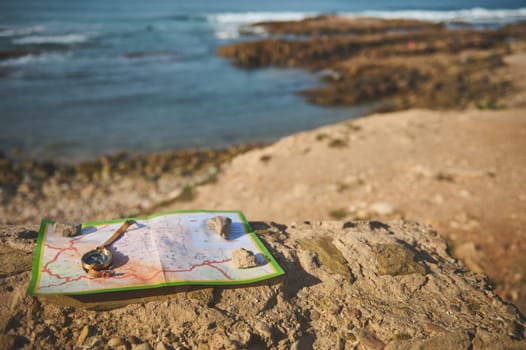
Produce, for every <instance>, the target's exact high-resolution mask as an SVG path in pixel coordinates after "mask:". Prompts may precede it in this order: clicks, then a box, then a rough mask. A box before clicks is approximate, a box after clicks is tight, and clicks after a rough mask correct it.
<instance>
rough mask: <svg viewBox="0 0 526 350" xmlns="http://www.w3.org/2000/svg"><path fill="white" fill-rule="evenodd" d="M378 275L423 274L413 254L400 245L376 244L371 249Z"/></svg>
mask: <svg viewBox="0 0 526 350" xmlns="http://www.w3.org/2000/svg"><path fill="white" fill-rule="evenodd" d="M373 252H374V254H375V256H376V262H377V266H378V273H379V274H380V275H391V276H397V275H408V274H412V273H415V272H418V273H421V274H425V272H426V270H425V268H424V266H422V265H420V264H419V263H417V262H416V261H415V253H414V252H413V251H411V250H410V249H409V248H408V247H405V246H403V245H400V244H377V245H376V246H375V247H374V248H373Z"/></svg>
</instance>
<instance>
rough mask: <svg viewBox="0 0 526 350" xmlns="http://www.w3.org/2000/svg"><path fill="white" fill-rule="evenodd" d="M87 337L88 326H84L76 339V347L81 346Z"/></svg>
mask: <svg viewBox="0 0 526 350" xmlns="http://www.w3.org/2000/svg"><path fill="white" fill-rule="evenodd" d="M88 335H89V326H84V328H82V331H80V334H79V337H78V339H77V345H82V344H83V343H84V341H85V340H86V338H87V337H88Z"/></svg>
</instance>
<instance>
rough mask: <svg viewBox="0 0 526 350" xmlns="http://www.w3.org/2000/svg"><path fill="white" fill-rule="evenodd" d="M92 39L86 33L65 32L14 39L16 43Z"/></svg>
mask: <svg viewBox="0 0 526 350" xmlns="http://www.w3.org/2000/svg"><path fill="white" fill-rule="evenodd" d="M89 39H90V37H89V36H88V35H86V34H64V35H30V36H25V37H22V38H18V39H13V40H12V43H13V44H16V45H42V44H48V45H49V44H51V45H72V44H81V43H85V42H87V41H88V40H89Z"/></svg>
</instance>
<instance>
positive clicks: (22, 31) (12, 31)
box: [0, 26, 45, 37]
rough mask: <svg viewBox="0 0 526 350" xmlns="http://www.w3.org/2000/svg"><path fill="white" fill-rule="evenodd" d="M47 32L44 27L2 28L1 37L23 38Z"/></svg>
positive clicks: (0, 29) (0, 30)
mask: <svg viewBox="0 0 526 350" xmlns="http://www.w3.org/2000/svg"><path fill="white" fill-rule="evenodd" d="M44 30H45V28H44V26H32V27H25V28H24V27H22V28H20V27H19V28H17V27H13V28H9V27H6V28H0V37H8V36H21V35H30V34H35V33H41V32H43V31H44Z"/></svg>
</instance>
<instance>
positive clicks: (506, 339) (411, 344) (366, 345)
mask: <svg viewBox="0 0 526 350" xmlns="http://www.w3.org/2000/svg"><path fill="white" fill-rule="evenodd" d="M379 224H380V223H379V222H367V221H365V222H359V221H356V222H352V225H345V223H344V222H319V221H313V222H305V223H295V224H294V225H282V224H278V223H258V224H257V227H258V228H259V229H258V235H259V236H260V237H261V238H262V240H263V243H264V244H265V246H266V247H267V249H268V250H269V252H270V253H271V254H272V255H273V256H274V257H275V258H276V260H277V262H278V263H279V264H280V265H281V266H282V267H283V269H284V270H285V271H286V274H285V275H283V276H280V277H278V278H275V279H272V280H268V281H264V282H260V283H256V284H249V285H244V286H242V287H234V286H233V287H231V288H218V289H216V291H215V292H213V291H212V288H205V289H201V290H199V292H197V291H194V292H195V293H193V294H192V292H186V293H184V292H183V291H184V288H180V289H178V288H176V287H170V289H165V290H164V291H163V292H162V293H159V292H158V290H153V289H152V290H145V291H143V290H137V291H134V292H133V293H134V299H126V300H118V303H116V301H115V300H108V301H106V300H103V298H101V297H100V296H99V295H96V296H94V299H95V300H96V302H93V303H84V302H80V301H77V300H75V299H74V298H71V297H61V296H53V297H38V298H36V297H30V296H27V295H25V288H27V284H28V283H29V278H30V277H31V276H30V273H29V271H25V272H23V273H19V274H16V275H12V276H3V277H2V276H0V310H2V315H3V316H4V317H2V318H0V329H2V330H4V332H5V333H7V334H8V335H9V337H8V338H5V337H3V338H2V337H1V336H0V345H2V342H5V343H6V344H12V343H13V341H15V345H14V348H17V349H18V348H24V346H25V344H27V343H29V345H30V347H35V346H40V347H43V348H53V347H56V344H60V346H61V347H64V348H68V349H69V348H81V349H82V348H97V349H102V348H106V347H107V348H116V349H119V350H121V349H122V350H124V349H128V350H130V349H139V350H141V349H142V350H150V349H152V347H153V348H156V350H164V347H166V348H168V349H170V348H171V347H173V348H176V349H197V348H198V347H199V346H202V347H203V348H206V347H207V346H208V348H210V349H221V348H224V349H235V348H237V349H239V348H241V349H247V348H249V349H252V348H256V349H257V348H270V349H287V348H297V349H339V348H357V349H362V348H363V349H428V348H430V349H437V348H443V349H450V348H451V349H469V348H473V349H494V348H496V349H499V348H506V349H507V348H509V349H524V348H526V340H524V337H525V334H524V329H525V325H526V323H525V321H524V319H523V318H522V315H521V313H520V312H519V311H517V310H516V308H515V307H512V306H510V305H509V304H506V303H504V302H503V301H502V300H501V299H500V298H499V297H498V296H496V295H495V294H494V292H493V291H492V289H491V288H492V287H491V286H490V285H489V284H487V283H486V282H485V280H484V279H483V278H481V276H480V275H478V274H475V273H473V272H471V271H468V270H466V269H465V268H463V267H462V266H461V265H460V264H459V263H457V262H456V261H455V260H453V259H451V256H450V255H449V254H448V251H447V250H445V249H443V247H442V239H440V235H439V234H438V233H437V232H436V231H433V230H432V229H430V227H429V226H424V225H420V224H416V223H414V222H404V221H396V222H389V223H383V225H384V226H385V227H387V228H388V229H378V226H379ZM344 226H345V227H344ZM30 228H31V227H27V226H26V227H18V228H16V229H14V228H8V227H5V226H1V227H0V239H1V240H2V241H4V240H5V242H6V243H7V244H8V245H11V244H15V243H16V244H18V245H16V246H17V247H19V248H20V249H21V250H23V251H24V252H26V251H27V252H31V251H32V250H33V249H34V242H32V241H31V240H28V241H27V242H25V240H21V239H20V238H19V234H20V232H22V231H23V230H27V229H30ZM31 229H32V228H31ZM305 242H307V243H305ZM328 243H330V244H328ZM307 246H308V248H307ZM340 254H341V256H340V257H338V258H337V260H338V264H337V266H331V265H330V261H329V264H327V262H326V261H325V259H329V260H330V259H331V256H336V255H340ZM14 258H15V257H13V259H14ZM309 259H310V260H309ZM414 264H416V265H414ZM424 264H425V265H424ZM338 266H339V267H338ZM223 267H224V268H227V267H226V266H223ZM232 267H233V266H231V268H232ZM268 267H269V268H270V266H268ZM343 267H345V268H346V269H347V270H348V271H352V272H353V274H354V275H356V278H355V281H354V283H352V284H351V283H348V281H346V279H345V278H343V276H342V275H341V274H340V273H338V272H336V271H338V269H340V268H343ZM382 269H383V271H384V272H385V273H386V274H385V275H379V271H380V270H382ZM425 270H427V271H428V273H426V274H425V275H422V274H420V273H409V272H411V271H416V272H423V271H425ZM247 272H249V271H247ZM342 272H344V270H343V269H342ZM406 273H407V274H406ZM344 274H345V273H344ZM391 274H392V275H391ZM398 274H401V275H398ZM521 276H522V274H521V275H520V276H517V278H521ZM178 291H180V292H178ZM152 292H154V293H152ZM166 292H167V293H166ZM211 296H214V297H215V298H214V300H213V303H214V307H209V306H208V305H206V304H207V302H208V300H210V299H209V298H210V297H211ZM114 297H116V298H120V297H121V295H120V294H116V295H114ZM195 299H197V300H198V302H196V301H195ZM116 305H118V307H117V308H116ZM86 308H93V309H95V310H97V311H93V310H86ZM90 323H91V324H93V325H96V327H97V328H95V327H94V326H89V324H90ZM90 327H91V328H90ZM96 329H97V330H98V329H100V330H101V331H100V332H101V334H95V333H96V332H95V330H96ZM90 333H91V334H90ZM137 336H140V339H139V338H137ZM13 337H14V338H13ZM8 342H9V343H8ZM160 342H163V345H159V344H160ZM121 343H124V344H121ZM119 344H121V345H119ZM137 344H139V345H137ZM151 344H153V345H151ZM202 344H205V345H202ZM1 348H2V349H4V348H5V349H9V348H10V347H6V346H1ZM11 348H13V347H11Z"/></svg>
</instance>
